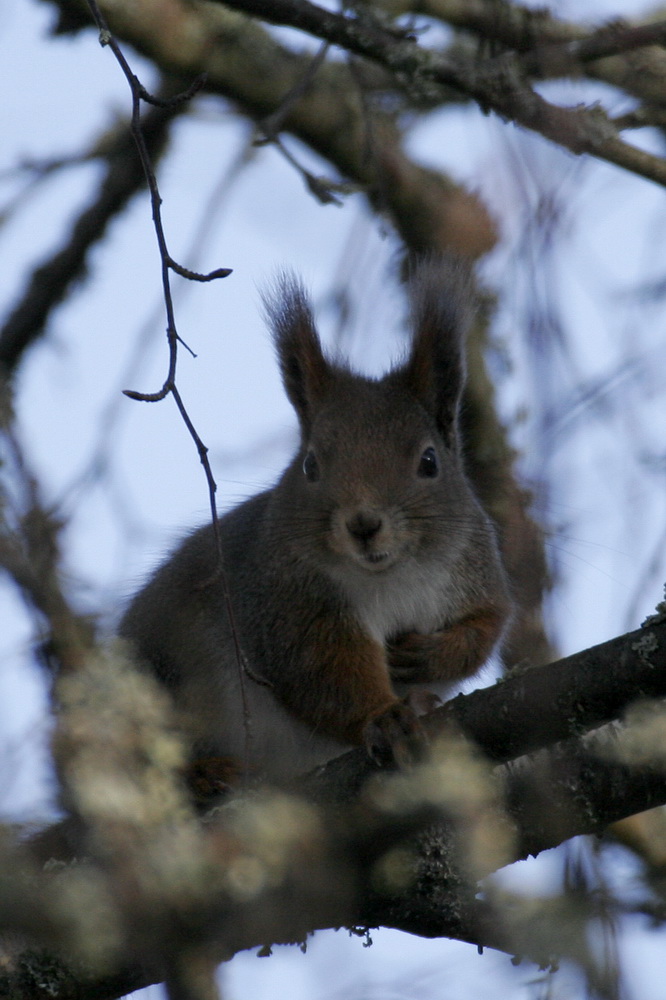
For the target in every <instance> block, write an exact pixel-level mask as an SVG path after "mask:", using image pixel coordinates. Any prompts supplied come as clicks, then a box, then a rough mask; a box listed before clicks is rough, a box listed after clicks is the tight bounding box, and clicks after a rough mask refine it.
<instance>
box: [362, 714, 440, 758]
mask: <svg viewBox="0 0 666 1000" xmlns="http://www.w3.org/2000/svg"><path fill="white" fill-rule="evenodd" d="M363 742H364V743H365V747H366V749H367V751H368V753H369V754H370V756H371V757H372V759H373V760H374V761H376V763H377V764H389V763H393V762H395V763H396V764H397V765H398V767H409V765H410V764H416V763H418V761H419V760H422V759H423V757H424V755H425V750H426V747H427V742H428V741H427V737H426V734H425V730H424V729H423V727H422V726H421V723H420V722H419V719H418V716H417V714H416V712H415V711H414V709H413V708H412V707H411V706H410V705H408V704H407V703H406V701H396V702H395V703H394V704H393V705H391V706H390V707H389V708H387V709H385V710H384V711H383V712H381V713H380V714H379V715H377V716H375V718H374V719H371V720H370V722H368V723H367V725H366V726H365V729H364V731H363Z"/></svg>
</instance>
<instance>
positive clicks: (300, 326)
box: [263, 273, 331, 429]
mask: <svg viewBox="0 0 666 1000" xmlns="http://www.w3.org/2000/svg"><path fill="white" fill-rule="evenodd" d="M263 300H264V309H265V311H266V315H267V317H268V321H269V323H270V325H271V328H272V330H273V340H274V343H275V349H276V351H277V356H278V361H279V364H280V371H281V373H282V382H283V384H284V387H285V390H286V393H287V396H288V397H289V400H290V402H291V404H292V406H293V407H294V409H295V410H296V413H297V414H298V419H299V421H300V423H301V426H302V427H303V428H305V429H308V428H309V426H310V424H311V422H312V417H313V414H314V412H315V410H316V409H318V407H319V406H320V405H321V401H322V399H323V397H324V395H325V394H326V389H327V386H328V384H329V382H330V375H331V369H330V366H329V364H328V362H327V361H326V358H325V357H324V355H323V352H322V349H321V343H320V341H319V337H318V335H317V330H316V328H315V323H314V317H313V313H312V305H311V304H310V300H309V298H308V295H307V293H306V292H305V289H304V288H303V286H302V284H301V283H300V281H299V280H298V278H296V277H295V276H294V275H293V274H290V273H283V274H281V275H279V277H278V279H277V281H276V283H275V285H274V287H273V289H271V290H270V291H269V292H268V293H266V294H264V296H263Z"/></svg>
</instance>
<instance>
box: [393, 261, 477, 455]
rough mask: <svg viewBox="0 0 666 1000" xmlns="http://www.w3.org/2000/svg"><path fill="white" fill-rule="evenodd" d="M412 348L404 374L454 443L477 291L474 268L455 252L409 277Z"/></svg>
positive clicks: (417, 266) (414, 270)
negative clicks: (473, 285)
mask: <svg viewBox="0 0 666 1000" xmlns="http://www.w3.org/2000/svg"><path fill="white" fill-rule="evenodd" d="M408 287H409V298H410V304H411V325H412V348H411V352H410V355H409V359H408V360H407V363H406V364H405V366H404V368H402V369H401V375H402V377H403V379H404V381H405V384H406V385H407V387H408V388H409V390H410V391H411V392H412V393H413V394H414V395H415V396H416V398H417V399H418V400H419V402H420V403H421V405H422V406H423V407H424V408H425V409H426V410H427V412H428V413H430V414H431V415H432V416H433V417H434V419H435V422H436V424H437V428H438V430H439V432H440V434H441V435H442V437H443V438H444V440H445V441H447V442H448V443H450V444H451V445H454V444H455V442H456V436H457V423H458V410H459V406H460V397H461V395H462V391H463V389H464V386H465V343H464V341H465V336H466V334H467V331H468V329H469V327H470V325H471V321H472V315H473V303H474V293H473V287H472V274H471V269H470V267H469V266H468V265H467V264H465V262H464V261H461V260H460V259H459V258H456V257H453V256H448V255H447V256H441V255H440V256H428V257H424V258H422V259H421V260H420V261H418V262H417V263H416V264H415V265H414V266H413V268H412V271H411V274H410V276H409V285H408Z"/></svg>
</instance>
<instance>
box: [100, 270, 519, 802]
mask: <svg viewBox="0 0 666 1000" xmlns="http://www.w3.org/2000/svg"><path fill="white" fill-rule="evenodd" d="M409 297H410V302H411V309H410V314H411V327H412V339H411V347H410V350H409V355H408V357H407V359H406V360H405V361H404V362H403V363H402V364H400V365H398V366H396V367H393V368H392V369H391V370H390V371H389V372H388V373H387V374H385V375H384V376H383V377H382V378H379V379H372V378H366V377H364V376H361V375H359V374H356V373H355V372H353V371H351V369H350V368H349V367H347V366H346V365H345V364H343V363H339V362H335V363H334V362H332V361H331V360H328V359H327V358H326V356H325V355H324V353H323V351H322V347H321V343H320V340H319V337H318V334H317V332H316V328H315V321H314V317H313V310H312V307H311V304H310V301H309V299H308V296H307V295H306V293H305V291H304V289H303V287H302V285H301V283H300V282H299V280H298V279H296V278H295V277H293V276H292V275H290V274H285V275H282V276H281V277H280V278H279V279H278V282H277V285H276V288H275V289H274V290H273V292H272V293H271V294H270V295H268V296H266V298H265V306H266V312H267V316H268V319H269V322H270V325H271V327H272V331H273V337H274V342H275V348H276V352H277V357H278V361H279V366H280V370H281V374H282V381H283V384H284V388H285V390H286V393H287V396H288V398H289V400H290V402H291V403H292V405H293V407H294V409H295V411H296V414H297V416H298V420H299V424H300V435H301V436H300V444H299V447H298V451H297V453H296V455H295V456H294V458H293V460H292V461H291V463H290V464H289V465H288V467H287V468H286V469H285V471H284V473H283V474H282V476H281V478H280V479H279V481H278V482H277V484H276V485H275V486H273V487H272V488H270V489H267V490H265V491H264V492H262V493H260V494H258V495H257V496H254V497H252V498H250V499H249V500H246V501H245V502H243V503H241V504H240V505H239V506H237V507H236V508H234V509H232V510H231V511H230V512H229V513H227V514H225V515H224V516H223V517H221V518H219V519H218V521H217V534H216V529H215V526H214V525H213V524H208V525H206V526H204V527H202V528H200V529H199V530H197V531H195V532H194V533H193V534H192V535H190V536H189V537H188V538H187V539H186V540H185V541H184V542H183V543H182V544H181V545H180V547H179V548H177V549H176V551H175V553H174V554H172V555H171V556H170V557H169V558H168V559H167V560H166V562H164V563H163V565H162V566H161V567H160V568H158V569H157V571H156V572H155V574H154V575H153V577H152V578H151V579H150V580H149V582H148V583H147V585H146V586H144V588H143V589H142V590H140V591H139V593H138V595H137V596H135V597H134V599H133V600H132V601H131V603H130V605H129V607H128V609H127V611H126V612H125V614H124V617H123V619H122V622H121V625H120V629H119V631H120V634H121V635H122V636H123V637H124V638H125V639H126V640H128V641H129V643H130V644H131V646H133V648H134V651H135V654H136V655H137V657H138V659H139V660H140V661H142V662H144V663H146V664H147V665H148V666H149V667H150V669H151V670H152V672H153V673H154V674H155V675H156V676H157V678H158V679H159V680H160V681H161V682H162V683H163V684H164V685H165V686H166V687H167V688H168V690H169V691H170V692H171V694H172V697H173V701H174V705H175V709H176V712H177V717H178V720H179V724H180V727H181V729H182V733H183V735H184V737H185V739H186V741H187V744H188V747H189V748H191V752H192V766H191V772H190V774H189V780H190V783H191V785H192V787H193V788H194V790H195V795H196V793H197V789H198V791H199V792H200V793H201V795H202V796H204V797H206V796H207V795H209V794H211V789H214V790H226V788H227V787H228V786H229V785H233V784H234V782H235V781H236V780H237V779H238V776H239V775H247V774H258V775H260V776H261V777H263V778H265V779H268V780H281V779H285V778H288V777H293V776H294V775H295V774H296V773H299V772H304V771H306V770H308V769H310V768H311V767H314V766H315V765H317V764H319V763H323V762H325V761H326V760H329V759H331V758H332V757H334V756H338V755H339V754H340V753H342V752H344V751H345V750H346V749H349V748H351V747H353V746H359V745H360V746H365V747H366V748H367V750H368V752H369V753H370V754H371V755H372V756H374V757H375V758H376V759H378V760H385V759H391V758H392V759H393V760H394V761H395V762H397V763H398V764H405V763H409V762H411V761H413V760H415V759H417V758H418V756H419V755H420V753H421V749H422V747H423V744H424V736H423V730H422V727H421V723H420V721H419V713H418V707H419V700H418V695H416V696H415V695H414V692H418V691H421V692H423V690H424V689H423V685H429V684H435V683H437V682H455V681H459V680H461V679H463V678H466V677H469V676H471V675H472V674H474V673H475V672H476V671H477V670H478V669H479V668H480V667H481V665H482V664H483V663H484V662H485V661H486V660H487V659H488V657H489V656H490V654H491V653H492V651H493V649H494V647H495V646H496V644H497V643H498V640H499V639H500V637H501V634H502V631H503V628H504V625H505V623H506V621H507V617H508V615H509V613H510V599H509V596H508V587H507V583H506V579H505V575H504V571H503V568H502V564H501V561H500V557H499V553H498V546H497V539H496V534H495V529H494V526H493V524H492V522H491V521H490V519H489V517H488V516H487V514H486V513H485V512H484V511H483V510H482V508H481V506H480V503H479V501H478V500H477V498H476V496H475V495H474V492H473V490H472V487H471V485H470V483H469V481H468V479H467V477H466V475H465V471H464V468H463V457H462V449H461V441H460V433H459V409H460V401H461V395H462V392H463V388H464V384H465V365H464V354H463V352H464V344H463V341H464V337H465V334H466V332H467V328H468V326H469V323H470V319H471V316H472V306H473V297H472V295H471V291H470V282H469V274H468V273H467V272H466V271H465V270H464V269H463V268H462V266H461V265H459V264H458V263H456V262H453V261H450V260H448V259H446V258H443V259H442V258H437V259H428V260H425V261H423V262H421V264H419V265H417V266H416V267H415V268H414V271H413V274H412V276H411V280H410V281H409ZM220 560H221V563H220ZM427 697H431V698H433V699H434V700H438V699H437V698H436V696H434V695H428V696H426V698H427Z"/></svg>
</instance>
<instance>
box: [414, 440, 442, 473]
mask: <svg viewBox="0 0 666 1000" xmlns="http://www.w3.org/2000/svg"><path fill="white" fill-rule="evenodd" d="M438 472H439V468H438V465H437V455H436V453H435V449H434V448H432V447H431V448H426V450H425V451H424V452H423V454H422V455H421V460H420V462H419V467H418V469H417V472H416V474H417V475H418V476H420V477H421V478H422V479H434V478H435V476H436V475H437V473H438Z"/></svg>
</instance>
